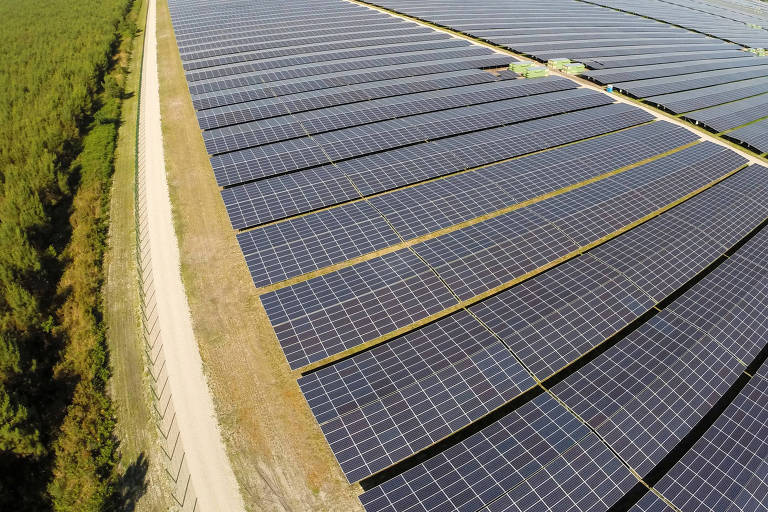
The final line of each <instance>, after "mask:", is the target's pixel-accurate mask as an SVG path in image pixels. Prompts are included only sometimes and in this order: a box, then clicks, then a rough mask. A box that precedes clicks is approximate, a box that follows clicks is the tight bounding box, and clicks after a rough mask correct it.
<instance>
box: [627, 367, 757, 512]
mask: <svg viewBox="0 0 768 512" xmlns="http://www.w3.org/2000/svg"><path fill="white" fill-rule="evenodd" d="M763 368H765V364H763ZM766 452H768V379H767V378H766V377H765V376H764V375H757V376H755V377H753V378H752V379H751V380H750V381H749V382H748V383H747V385H746V387H745V388H744V389H743V390H742V391H741V392H740V393H739V394H738V396H736V398H735V399H734V400H733V402H732V403H731V404H730V405H729V406H728V408H727V409H726V410H725V411H724V412H723V414H722V415H721V416H720V417H719V418H718V419H717V420H716V421H715V423H714V424H713V425H712V426H711V427H710V428H709V429H708V430H707V431H706V433H705V434H704V436H703V437H702V438H701V439H699V440H698V441H697V442H696V444H694V445H693V447H692V448H691V450H690V451H688V452H687V453H686V454H685V455H684V456H683V458H682V459H681V460H680V461H679V462H678V463H677V464H675V465H674V466H673V467H672V469H671V470H670V471H669V472H668V473H667V474H666V475H665V476H664V477H663V478H662V479H661V480H660V481H659V482H658V483H657V484H656V485H655V486H654V487H655V489H657V491H659V492H660V493H661V494H662V495H663V496H664V497H665V498H667V499H668V500H669V501H671V502H672V503H673V504H674V505H676V506H677V507H678V508H680V509H682V510H703V511H712V512H715V511H721V510H765V508H766V503H768V476H766V475H768V459H767V458H766V457H765V454H766ZM649 494H650V493H649ZM653 501H654V500H653V499H652V498H648V494H646V496H645V497H644V498H643V499H642V500H641V501H640V502H639V503H638V506H637V507H636V508H635V509H636V510H644V511H655V510H659V508H658V507H654V506H653Z"/></svg>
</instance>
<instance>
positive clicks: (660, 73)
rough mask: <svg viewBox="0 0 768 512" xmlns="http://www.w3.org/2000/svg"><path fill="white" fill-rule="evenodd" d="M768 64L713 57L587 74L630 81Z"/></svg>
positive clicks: (610, 80)
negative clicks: (682, 63)
mask: <svg viewBox="0 0 768 512" xmlns="http://www.w3.org/2000/svg"><path fill="white" fill-rule="evenodd" d="M765 64H768V58H761V57H753V58H746V59H745V58H741V57H737V58H735V59H711V60H708V61H707V60H705V61H694V62H687V63H686V64H685V65H681V64H679V63H671V64H657V65H654V66H636V67H627V68H615V69H609V70H599V71H589V72H587V73H586V76H588V77H589V78H591V79H592V80H595V81H596V82H598V83H602V84H607V83H616V82H629V81H631V80H646V79H649V78H661V77H665V76H678V75H685V74H689V73H700V72H702V71H716V70H721V69H733V68H748V67H751V66H761V65H765Z"/></svg>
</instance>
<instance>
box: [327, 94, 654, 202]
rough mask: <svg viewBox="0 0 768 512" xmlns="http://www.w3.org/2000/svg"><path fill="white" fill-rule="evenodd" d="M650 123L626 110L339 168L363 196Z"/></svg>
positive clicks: (617, 107) (555, 119) (535, 124)
mask: <svg viewBox="0 0 768 512" xmlns="http://www.w3.org/2000/svg"><path fill="white" fill-rule="evenodd" d="M652 119H653V116H651V115H650V114H648V113H647V112H644V111H642V110H639V109H636V108H633V107H629V106H628V105H625V104H614V105H606V106H604V107H596V108H593V109H589V110H586V111H579V112H571V113H567V114H562V115H559V116H552V117H548V118H544V119H539V120H534V121H528V122H522V123H519V124H516V125H512V126H505V127H501V128H496V129H490V130H484V131H482V132H478V133H471V134H467V135H462V136H459V137H453V138H450V139H445V140H442V141H434V142H430V143H427V144H422V145H419V146H418V147H417V148H418V149H417V150H414V149H415V148H403V149H401V150H395V151H388V152H386V153H381V154H379V155H375V156H372V157H370V158H358V159H355V160H351V161H348V162H342V163H340V164H339V167H340V168H341V169H342V170H343V171H344V173H345V174H347V175H348V176H350V178H351V179H352V180H353V181H354V182H355V184H356V185H357V187H358V189H359V190H360V191H361V192H362V193H363V194H364V195H371V194H375V193H378V192H383V191H385V190H390V189H393V188H397V187H402V186H405V185H410V184H413V183H417V182H419V181H423V180H426V179H430V178H435V177H437V176H443V175H445V174H449V173H451V172H455V171H460V170H464V169H470V168H472V167H477V166H479V165H484V164H487V163H491V162H497V161H499V160H503V159H506V158H511V157H514V156H519V155H524V154H526V153H532V152H534V151H540V150H542V149H546V148H551V147H554V146H558V145H560V144H566V143H568V142H574V141H577V140H581V139H585V138H589V137H593V136H595V135H600V134H603V133H608V132H611V131H615V130H619V129H622V128H627V127H629V126H634V125H637V124H640V123H644V122H647V121H650V120H652Z"/></svg>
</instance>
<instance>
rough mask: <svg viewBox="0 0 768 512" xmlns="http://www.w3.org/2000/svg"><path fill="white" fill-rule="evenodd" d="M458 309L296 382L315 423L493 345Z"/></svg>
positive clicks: (407, 384) (488, 332)
mask: <svg viewBox="0 0 768 512" xmlns="http://www.w3.org/2000/svg"><path fill="white" fill-rule="evenodd" d="M496 342H497V340H496V338H494V337H493V336H492V335H491V333H490V331H488V330H487V329H486V328H485V327H483V326H482V325H481V324H480V323H479V322H477V320H475V319H474V318H472V317H471V316H470V315H469V314H468V313H467V312H466V311H463V310H459V311H457V312H456V313H455V314H453V315H449V316H447V317H445V318H443V319H441V320H438V321H437V322H434V323H431V324H428V325H426V326H424V327H422V328H420V329H417V330H414V331H411V332H409V333H408V334H405V335H403V336H401V337H398V338H395V339H393V340H391V341H389V342H387V343H383V344H381V345H378V346H377V347H374V348H373V349H371V350H367V351H364V352H360V353H359V354H356V355H354V356H353V357H350V358H348V359H343V360H341V361H339V362H337V363H335V364H333V365H330V366H326V367H324V368H321V369H319V370H317V371H315V372H312V373H309V374H307V375H305V376H303V377H302V378H300V379H299V386H300V387H301V390H302V392H303V393H304V397H305V398H306V399H307V402H308V403H309V406H310V408H311V409H312V412H313V414H314V415H315V418H316V419H317V421H318V422H319V423H324V422H326V421H328V420H331V419H333V418H336V417H338V416H340V415H342V414H345V413H347V412H350V411H352V410H354V409H357V408H360V407H362V406H364V405H367V404H369V403H371V402H373V401H374V400H377V399H380V398H382V397H384V396H386V395H388V394H390V393H392V392H393V391H394V390H396V389H400V388H404V387H406V386H409V385H411V384H413V383H415V382H417V381H419V380H422V379H424V378H425V377H428V376H430V375H434V374H435V373H437V372H439V371H440V370H442V369H444V368H446V367H448V366H451V365H455V364H456V363H457V362H459V361H462V360H465V359H467V358H468V357H470V356H471V355H473V354H476V353H478V352H479V351H481V350H483V349H487V348H488V347H490V346H492V345H493V344H494V343H496Z"/></svg>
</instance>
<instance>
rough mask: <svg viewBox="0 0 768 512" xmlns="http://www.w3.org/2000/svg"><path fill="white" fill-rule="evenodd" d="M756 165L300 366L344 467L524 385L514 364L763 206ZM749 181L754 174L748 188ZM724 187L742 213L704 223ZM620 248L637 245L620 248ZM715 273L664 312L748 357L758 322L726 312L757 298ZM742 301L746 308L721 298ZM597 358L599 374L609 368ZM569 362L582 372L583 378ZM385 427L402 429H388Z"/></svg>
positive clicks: (723, 240)
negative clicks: (417, 321)
mask: <svg viewBox="0 0 768 512" xmlns="http://www.w3.org/2000/svg"><path fill="white" fill-rule="evenodd" d="M765 171H766V169H764V168H757V167H753V168H749V169H748V170H745V171H742V172H741V173H739V174H737V175H736V176H734V177H733V178H730V179H729V180H727V181H725V182H723V183H722V184H720V185H717V186H715V187H714V188H712V189H710V190H709V191H708V192H705V193H703V195H702V196H699V197H697V198H695V199H693V200H691V201H688V202H686V203H683V205H681V206H679V207H678V208H676V209H674V210H672V211H671V212H669V213H667V214H664V215H662V216H661V217H659V218H657V219H654V220H653V221H650V222H649V223H647V224H644V225H643V226H641V227H640V228H637V229H636V230H633V231H631V232H630V233H628V234H627V235H622V236H620V237H618V238H617V239H614V240H612V241H610V242H608V243H607V244H605V245H603V246H600V247H599V248H598V249H597V250H595V251H592V252H590V253H587V254H586V255H584V256H580V257H578V258H575V259H573V260H570V261H568V262H567V263H566V264H564V265H562V266H559V267H556V268H555V269H553V270H550V271H548V272H545V273H543V274H540V275H538V276H536V277H534V278H532V279H531V280H529V281H526V282H524V283H522V284H520V285H518V286H516V287H513V288H511V289H509V290H508V291H506V292H503V293H502V294H500V295H497V296H496V297H493V298H492V299H489V300H487V301H484V302H482V303H480V304H479V305H477V306H473V307H472V308H470V309H469V313H466V312H464V311H463V310H461V311H459V312H457V313H455V314H453V315H451V316H449V317H447V318H444V319H442V320H439V321H438V322H436V323H434V324H430V325H429V326H427V327H424V328H422V329H419V330H417V331H413V332H411V333H409V334H407V335H405V336H403V337H400V338H397V339H395V340H393V341H391V342H388V343H386V344H384V345H380V346H378V347H376V348H374V349H373V350H371V351H367V352H363V353H361V354H359V355H357V356H354V357H352V358H349V359H346V360H344V361H342V362H340V363H337V364H335V365H333V366H330V367H326V368H323V369H321V370H319V371H318V372H315V373H311V374H309V375H308V376H306V377H303V378H302V379H300V381H299V382H300V385H301V387H302V390H303V392H304V393H305V395H306V397H307V400H308V402H309V404H310V406H311V408H312V410H313V412H314V413H315V415H316V417H317V419H318V421H319V422H320V423H321V424H322V425H323V430H324V432H326V434H327V436H328V439H329V442H330V443H331V447H332V448H333V449H334V452H335V453H336V455H337V457H338V458H339V461H340V463H341V464H342V468H344V469H345V472H346V473H347V474H348V476H349V477H350V479H351V480H355V479H358V478H362V477H365V476H368V475H369V474H371V473H373V472H375V471H378V470H380V469H382V468H383V467H386V466H388V465H390V464H391V463H394V462H397V461H398V460H399V459H398V457H401V458H403V457H404V456H405V455H409V454H411V453H414V452H415V451H418V450H420V449H422V448H424V447H425V446H428V445H429V444H431V443H433V442H435V441H437V440H439V439H440V438H442V437H444V436H445V435H447V433H450V432H451V431H455V430H457V429H458V428H461V427H462V426H464V425H466V424H468V423H470V422H471V421H473V420H475V419H477V418H478V417H480V416H482V415H484V414H486V413H487V412H489V411H490V410H493V409H495V408H497V407H499V406H500V405H502V404H504V403H505V402H507V401H509V400H510V399H511V398H514V397H515V396H517V395H519V394H520V393H521V392H522V391H523V390H525V389H528V388H529V387H531V386H533V384H534V381H533V380H532V379H531V377H530V375H529V374H528V373H527V371H530V372H532V373H533V375H535V376H536V378H538V379H539V380H544V379H546V378H547V377H549V376H550V375H552V374H553V373H555V372H557V371H558V370H559V369H561V368H563V367H565V366H566V365H568V364H569V363H571V362H573V361H574V360H575V359H577V358H578V357H579V356H580V355H581V354H583V353H585V352H586V349H588V348H591V347H594V346H597V345H599V344H600V343H601V342H602V341H604V340H605V339H607V338H608V337H610V336H611V335H612V334H614V333H616V332H618V331H619V330H621V329H622V328H623V327H626V326H627V325H629V324H630V323H632V322H633V321H635V320H636V319H638V318H639V317H640V316H642V315H643V314H644V313H646V312H647V311H648V310H650V309H651V307H652V306H653V305H654V304H655V303H657V302H659V301H661V300H663V299H664V298H665V297H667V296H669V295H670V294H671V293H673V292H674V291H675V290H676V289H677V287H678V286H680V285H681V284H683V283H684V282H686V281H687V280H689V279H690V278H691V277H693V276H694V275H695V274H697V273H698V272H700V271H702V270H703V269H704V268H705V267H706V266H707V265H708V264H710V263H711V262H713V261H715V260H716V259H717V258H718V257H719V256H720V255H721V254H722V253H724V252H725V251H726V250H727V249H728V248H729V247H731V246H733V244H735V243H736V242H738V241H739V240H740V239H741V237H743V236H744V235H745V234H746V233H748V232H749V231H751V230H752V229H754V228H755V227H756V226H757V225H759V223H760V222H762V221H763V220H764V219H765V218H766V217H768V208H766V206H765V204H766V203H765V199H766V197H767V196H766V194H767V193H768V190H766V188H765V186H764V183H765V178H766V172H765ZM758 184H761V185H762V186H761V187H758V192H757V193H754V187H755V185H758ZM734 199H736V200H740V201H741V203H742V205H744V206H746V207H747V212H746V215H745V216H744V217H743V218H741V219H739V220H738V221H737V222H734V223H732V224H731V225H730V226H728V228H729V229H727V230H724V231H720V230H719V229H718V222H719V221H720V219H722V218H724V217H726V216H727V215H728V211H729V208H730V204H732V203H730V201H733V200H734ZM713 204H714V205H717V206H718V207H717V208H712V205H713ZM691 221H695V222H696V224H692V223H691ZM686 231H689V232H690V231H694V235H693V237H695V239H697V242H695V243H691V238H692V237H691V236H690V235H689V236H688V237H685V236H683V237H682V238H683V239H680V235H681V234H682V233H685V232H686ZM649 239H656V241H655V242H654V246H651V247H648V245H647V241H648V240H649ZM649 249H651V250H649ZM632 254H634V255H636V256H641V257H640V258H637V257H635V258H629V259H628V258H627V255H632ZM764 258H765V256H763V259H764ZM742 261H743V259H742ZM760 261H761V260H760V259H758V260H757V262H758V263H759V262H760ZM681 262H686V264H683V265H681V264H680V263H681ZM726 268H729V267H723V269H726ZM659 270H663V272H662V273H661V275H659V273H658V272H659ZM723 272H724V273H723V274H717V275H716V276H720V277H717V279H721V278H722V279H725V282H724V284H721V285H719V286H720V287H719V288H718V287H717V286H715V285H713V284H711V283H712V281H713V280H715V279H716V277H715V276H712V277H710V278H709V280H708V281H706V282H705V284H702V285H701V286H699V287H698V288H694V289H693V290H692V291H691V293H690V294H688V295H686V296H685V297H687V299H680V300H678V301H677V302H675V303H674V306H671V307H670V308H668V311H670V312H671V313H674V314H679V315H681V316H684V317H688V318H689V319H691V321H693V322H694V324H695V325H696V327H698V328H699V329H701V330H703V331H704V332H710V333H715V332H716V333H717V334H718V336H720V337H721V338H722V337H723V336H730V337H736V336H737V333H738V335H739V336H742V337H741V338H739V341H738V342H736V341H732V342H731V343H730V348H729V350H731V351H732V352H733V357H736V358H738V359H740V360H741V361H747V362H749V361H751V359H752V358H754V356H755V355H756V354H757V352H758V351H759V350H760V348H761V347H762V345H763V344H764V342H761V341H760V340H761V339H762V338H761V332H762V331H761V330H760V329H765V328H768V325H766V326H765V327H761V326H762V325H764V323H760V322H758V323H756V324H755V325H749V326H745V325H743V324H740V323H738V322H735V321H734V320H735V318H734V315H735V314H736V313H739V312H741V313H743V312H744V311H747V310H748V312H749V311H751V314H752V315H754V313H755V312H754V307H755V306H759V307H762V308H764V307H765V303H760V304H757V305H755V304H753V305H751V306H750V305H749V304H748V303H745V301H744V297H746V296H752V295H750V294H749V293H745V289H744V286H747V285H748V284H749V281H747V282H745V283H742V285H739V286H736V285H735V284H738V281H739V279H742V280H743V279H745V277H744V276H748V275H749V274H747V273H744V272H743V268H742V267H740V266H737V267H734V268H733V269H731V270H729V271H728V272H726V271H725V270H723ZM754 274H755V273H754V272H753V277H754ZM758 275H759V273H758ZM626 276H629V278H630V279H632V281H630V280H629V279H628V277H626ZM734 280H735V281H734ZM717 282H721V281H717ZM648 283H652V284H651V285H650V287H649V286H648ZM734 283H735V284H734ZM726 285H727V287H726ZM638 286H639V287H640V288H638ZM659 287H663V288H662V289H661V290H659ZM701 290H705V291H706V294H705V295H706V297H705V298H706V300H704V299H703V298H702V297H701V293H702V292H701ZM746 291H747V292H748V291H749V290H746ZM702 302H706V304H707V307H706V308H705V309H704V310H701V309H696V308H694V307H693V304H698V303H702ZM745 304H746V305H745ZM742 306H743V307H746V308H747V310H744V309H737V310H734V309H733V308H737V307H742ZM750 308H752V309H750ZM696 311H699V313H696ZM741 313H739V314H741ZM729 315H730V316H729ZM740 318H742V320H746V319H748V318H750V316H749V315H746V316H745V315H743V314H741V317H740ZM478 320H479V322H478ZM670 322H672V320H670ZM584 323H586V325H588V326H589V330H584V329H583V324H584ZM673 323H674V322H673ZM755 328H757V329H758V331H755V330H754V329H755ZM488 329H490V332H489V330H488ZM662 330H663V329H662ZM687 330H688V331H689V332H690V331H691V329H690V328H688V329H687ZM491 333H494V334H496V336H498V338H497V337H495V336H493V335H492V334H491ZM672 337H673V338H675V336H672ZM499 339H500V340H503V344H502V343H500V341H499ZM509 350H511V351H512V353H513V354H514V355H515V357H514V358H513V357H512V356H511V354H510V352H509ZM651 353H653V352H651ZM518 361H520V362H522V364H524V365H525V366H521V364H520V362H518ZM594 366H595V367H596V368H600V367H601V366H600V364H598V363H596V364H595V365H594ZM603 368H604V369H605V367H603ZM526 370H527V371H526ZM596 371H597V370H596ZM606 371H608V375H610V374H611V371H612V370H610V369H609V370H606ZM580 375H582V377H581V382H583V383H585V382H589V381H590V380H592V381H594V379H591V377H590V376H588V375H585V374H583V373H581V372H580ZM597 381H598V382H599V381H600V379H597ZM467 382H471V383H473V384H472V386H468V384H467ZM556 389H557V388H556ZM561 393H565V391H561ZM456 397H458V398H456ZM566 401H567V400H566ZM597 402H598V403H599V401H597ZM592 403H594V402H592ZM404 411H408V412H407V414H406V413H404ZM585 414H586V413H583V415H582V416H583V417H584V415H585ZM387 418H388V419H387ZM414 419H415V420H417V421H416V422H414ZM395 427H397V430H392V429H394V428H395ZM417 427H418V428H417ZM451 429H453V430H451ZM398 431H399V432H403V433H404V437H403V436H391V437H390V435H389V434H388V432H390V433H391V432H398ZM414 432H415V433H414ZM425 432H426V433H425ZM374 438H375V439H378V440H379V441H378V442H374V440H373V439H374ZM376 446H378V447H379V449H376V450H373V448H374V447H376ZM382 447H383V448H384V451H382V450H381V448H382ZM384 453H386V454H388V455H387V456H386V457H385V455H384ZM404 454H405V455H404Z"/></svg>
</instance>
